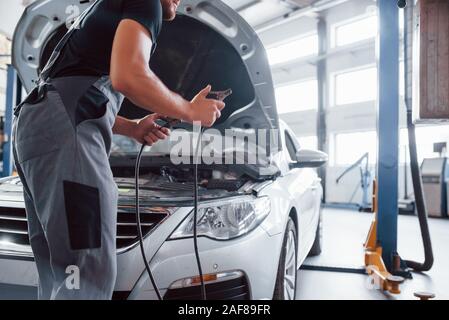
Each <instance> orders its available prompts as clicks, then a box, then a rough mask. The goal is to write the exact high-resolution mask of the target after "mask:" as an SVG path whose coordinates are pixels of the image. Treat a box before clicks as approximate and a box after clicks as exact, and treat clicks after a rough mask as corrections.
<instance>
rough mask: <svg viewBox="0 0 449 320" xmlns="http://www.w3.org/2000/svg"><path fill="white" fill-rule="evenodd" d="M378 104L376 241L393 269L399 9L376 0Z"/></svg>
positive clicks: (395, 215)
mask: <svg viewBox="0 0 449 320" xmlns="http://www.w3.org/2000/svg"><path fill="white" fill-rule="evenodd" d="M378 8H379V26H380V36H379V47H378V74H379V80H378V81H379V106H378V138H379V153H378V157H379V159H378V166H377V186H378V195H377V200H378V214H377V241H378V243H379V245H380V246H381V247H382V258H383V261H384V263H385V266H386V268H387V269H388V270H389V271H390V272H392V270H393V260H394V259H393V257H394V256H396V255H397V223H398V158H399V150H398V145H399V40H400V39H399V8H398V6H397V2H396V1H391V0H379V1H378Z"/></svg>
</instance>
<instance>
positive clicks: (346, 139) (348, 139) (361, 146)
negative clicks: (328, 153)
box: [333, 131, 377, 166]
mask: <svg viewBox="0 0 449 320" xmlns="http://www.w3.org/2000/svg"><path fill="white" fill-rule="evenodd" d="M334 141H335V146H334V148H333V150H335V164H336V165H343V166H348V165H351V164H353V163H355V162H356V161H357V160H358V159H360V157H361V156H363V155H364V154H365V153H366V152H368V153H369V162H370V163H371V164H375V163H376V160H377V133H376V131H364V132H353V133H340V134H337V135H336V137H335V140H334Z"/></svg>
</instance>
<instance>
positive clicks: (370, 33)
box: [332, 15, 379, 47]
mask: <svg viewBox="0 0 449 320" xmlns="http://www.w3.org/2000/svg"><path fill="white" fill-rule="evenodd" d="M378 25H379V23H378V21H377V15H369V16H366V15H365V16H361V17H357V18H356V19H351V20H349V21H345V22H344V23H341V24H336V25H335V26H334V27H333V28H332V34H333V36H332V46H333V47H341V46H346V45H348V44H352V43H356V42H359V41H362V40H367V39H372V38H374V37H376V36H377V33H378V30H379V28H378Z"/></svg>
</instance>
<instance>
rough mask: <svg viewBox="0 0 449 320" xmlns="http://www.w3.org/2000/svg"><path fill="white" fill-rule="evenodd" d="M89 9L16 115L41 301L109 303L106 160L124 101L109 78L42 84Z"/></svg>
mask: <svg viewBox="0 0 449 320" xmlns="http://www.w3.org/2000/svg"><path fill="white" fill-rule="evenodd" d="M97 2H98V1H97ZM95 5H96V3H94V4H93V5H92V6H91V7H90V8H89V9H87V10H86V11H85V13H84V14H83V15H82V16H81V17H80V18H79V19H78V20H77V22H76V23H75V25H74V26H72V28H71V29H70V30H69V31H68V33H67V34H66V35H65V36H64V38H63V39H62V40H61V42H60V43H59V44H58V46H57V47H56V49H55V51H54V52H53V54H52V56H51V58H50V60H49V62H48V64H47V66H46V67H45V68H44V70H43V72H42V73H41V76H40V82H39V85H38V86H37V87H36V88H35V89H34V90H33V91H32V92H31V94H30V95H29V96H28V97H27V99H26V100H25V101H24V102H23V103H22V104H21V105H19V106H18V107H17V108H16V110H15V115H16V117H15V120H14V129H13V130H14V158H15V163H16V167H17V170H18V173H19V176H20V178H21V181H22V183H23V186H24V197H25V207H26V212H27V218H28V229H29V230H28V232H29V237H30V243H31V248H32V250H33V253H34V257H35V261H36V265H37V269H38V273H39V290H38V292H39V298H40V299H111V297H112V293H113V290H114V285H115V279H116V273H117V266H116V221H117V219H116V217H117V198H118V191H117V186H116V184H115V182H114V180H113V175H112V172H111V169H110V166H109V161H108V158H109V152H110V147H111V140H112V127H113V125H114V122H115V118H116V116H117V113H118V111H119V108H120V106H121V104H122V102H123V96H122V95H121V94H119V93H117V92H115V91H114V90H113V88H112V86H111V81H110V79H109V77H108V76H103V77H91V76H71V77H62V78H55V79H50V78H49V77H48V75H49V74H50V71H51V68H52V66H53V65H54V63H55V62H56V60H57V59H58V57H59V54H60V52H61V50H62V49H63V47H64V45H65V44H66V43H67V41H68V39H69V38H70V36H71V35H72V34H73V32H75V30H76V29H77V25H80V24H81V21H82V20H83V19H84V17H85V16H86V15H87V13H88V12H89V10H91V9H92V7H94V6H95ZM153 51H154V48H153ZM78 270H79V283H78V282H77V279H76V278H74V277H76V276H77V271H78ZM78 284H79V286H78Z"/></svg>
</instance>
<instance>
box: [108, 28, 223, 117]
mask: <svg viewBox="0 0 449 320" xmlns="http://www.w3.org/2000/svg"><path fill="white" fill-rule="evenodd" d="M151 46H152V41H151V35H150V34H149V32H148V30H147V29H146V28H144V27H143V26H142V25H140V24H139V23H138V22H136V21H134V20H130V19H124V20H122V21H121V22H120V24H119V26H118V28H117V31H116V35H115V38H114V44H113V49H112V56H111V70H110V77H111V81H112V85H113V87H114V89H115V90H117V91H119V92H121V93H123V94H124V95H125V96H126V97H127V98H128V99H130V100H131V101H132V102H133V103H134V104H136V105H137V106H139V107H142V108H144V109H146V110H149V111H152V112H155V113H158V114H161V115H164V116H167V117H170V118H176V119H180V120H183V121H187V122H193V121H201V123H202V124H203V125H205V126H211V125H212V124H213V123H214V122H215V121H216V119H217V118H219V117H220V115H221V113H220V110H221V109H223V108H224V103H222V102H221V101H217V100H212V99H207V98H206V96H207V94H208V93H209V92H210V89H211V88H210V86H208V87H207V88H205V89H204V90H203V91H201V92H200V93H199V94H198V95H197V97H195V99H194V100H192V101H191V102H189V101H187V100H185V99H183V98H182V97H181V96H180V95H178V94H176V93H174V92H172V91H171V90H169V89H168V88H167V87H166V86H165V85H164V84H163V83H162V81H161V80H160V79H159V78H158V77H157V76H156V75H155V74H154V73H153V72H152V71H151V69H150V67H149V65H148V62H149V60H150V55H151Z"/></svg>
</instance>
